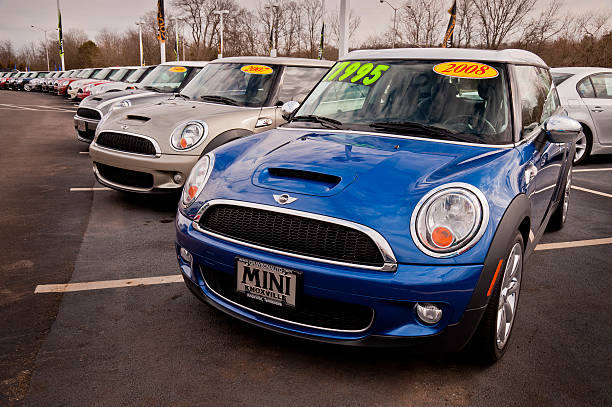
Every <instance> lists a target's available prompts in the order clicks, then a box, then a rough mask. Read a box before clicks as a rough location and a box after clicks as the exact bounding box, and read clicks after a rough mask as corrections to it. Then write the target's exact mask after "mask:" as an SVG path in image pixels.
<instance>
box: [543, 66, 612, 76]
mask: <svg viewBox="0 0 612 407" xmlns="http://www.w3.org/2000/svg"><path fill="white" fill-rule="evenodd" d="M550 71H551V72H552V73H571V74H573V75H577V74H586V75H590V74H593V73H597V72H612V69H610V68H597V67H593V66H565V67H558V68H552V69H551V70H550Z"/></svg>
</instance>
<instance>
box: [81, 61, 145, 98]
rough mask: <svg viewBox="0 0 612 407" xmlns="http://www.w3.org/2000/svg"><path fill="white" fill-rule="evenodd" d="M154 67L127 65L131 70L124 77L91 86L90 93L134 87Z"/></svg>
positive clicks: (93, 94) (97, 93)
mask: <svg viewBox="0 0 612 407" xmlns="http://www.w3.org/2000/svg"><path fill="white" fill-rule="evenodd" d="M155 67H156V65H150V66H136V67H127V69H131V72H130V74H129V75H127V76H124V78H125V79H123V80H122V81H120V82H108V83H103V84H100V85H95V86H92V87H91V90H90V95H92V96H95V95H100V94H102V93H106V92H118V91H122V90H128V89H134V88H135V87H136V86H135V85H136V84H138V83H140V82H142V80H143V79H144V78H145V77H146V76H147V75H148V74H149V72H151V71H152V70H153V68H155Z"/></svg>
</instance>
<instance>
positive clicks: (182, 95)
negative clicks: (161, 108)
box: [174, 93, 191, 100]
mask: <svg viewBox="0 0 612 407" xmlns="http://www.w3.org/2000/svg"><path fill="white" fill-rule="evenodd" d="M174 97H175V98H177V97H179V98H183V99H187V100H190V99H191V98H190V97H189V96H187V95H185V94H184V93H175V94H174Z"/></svg>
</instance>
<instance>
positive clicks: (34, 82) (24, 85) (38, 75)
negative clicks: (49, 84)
mask: <svg viewBox="0 0 612 407" xmlns="http://www.w3.org/2000/svg"><path fill="white" fill-rule="evenodd" d="M48 75H49V71H38V72H35V73H34V75H32V76H30V77H29V78H26V79H23V80H22V82H21V85H20V89H22V90H25V91H26V92H30V91H32V89H35V88H36V87H37V86H40V85H39V84H40V81H41V80H42V79H43V78H46V77H47V76H48Z"/></svg>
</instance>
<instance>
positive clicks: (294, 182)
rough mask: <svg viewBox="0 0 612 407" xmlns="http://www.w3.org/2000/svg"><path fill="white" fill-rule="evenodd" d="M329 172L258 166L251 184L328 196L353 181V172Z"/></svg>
mask: <svg viewBox="0 0 612 407" xmlns="http://www.w3.org/2000/svg"><path fill="white" fill-rule="evenodd" d="M347 175H348V174H346V175H345V176H341V175H339V174H330V173H329V172H327V171H326V172H320V171H315V170H311V169H309V170H305V169H299V168H289V167H264V168H262V167H260V168H258V169H257V170H256V171H255V173H254V174H253V184H254V185H256V186H259V187H263V188H270V189H275V190H279V191H285V192H296V193H300V194H307V195H320V196H329V195H334V194H336V193H338V192H340V191H341V190H343V189H344V188H345V187H346V186H347V185H348V184H350V183H351V182H353V180H354V179H355V174H350V175H348V176H347Z"/></svg>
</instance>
